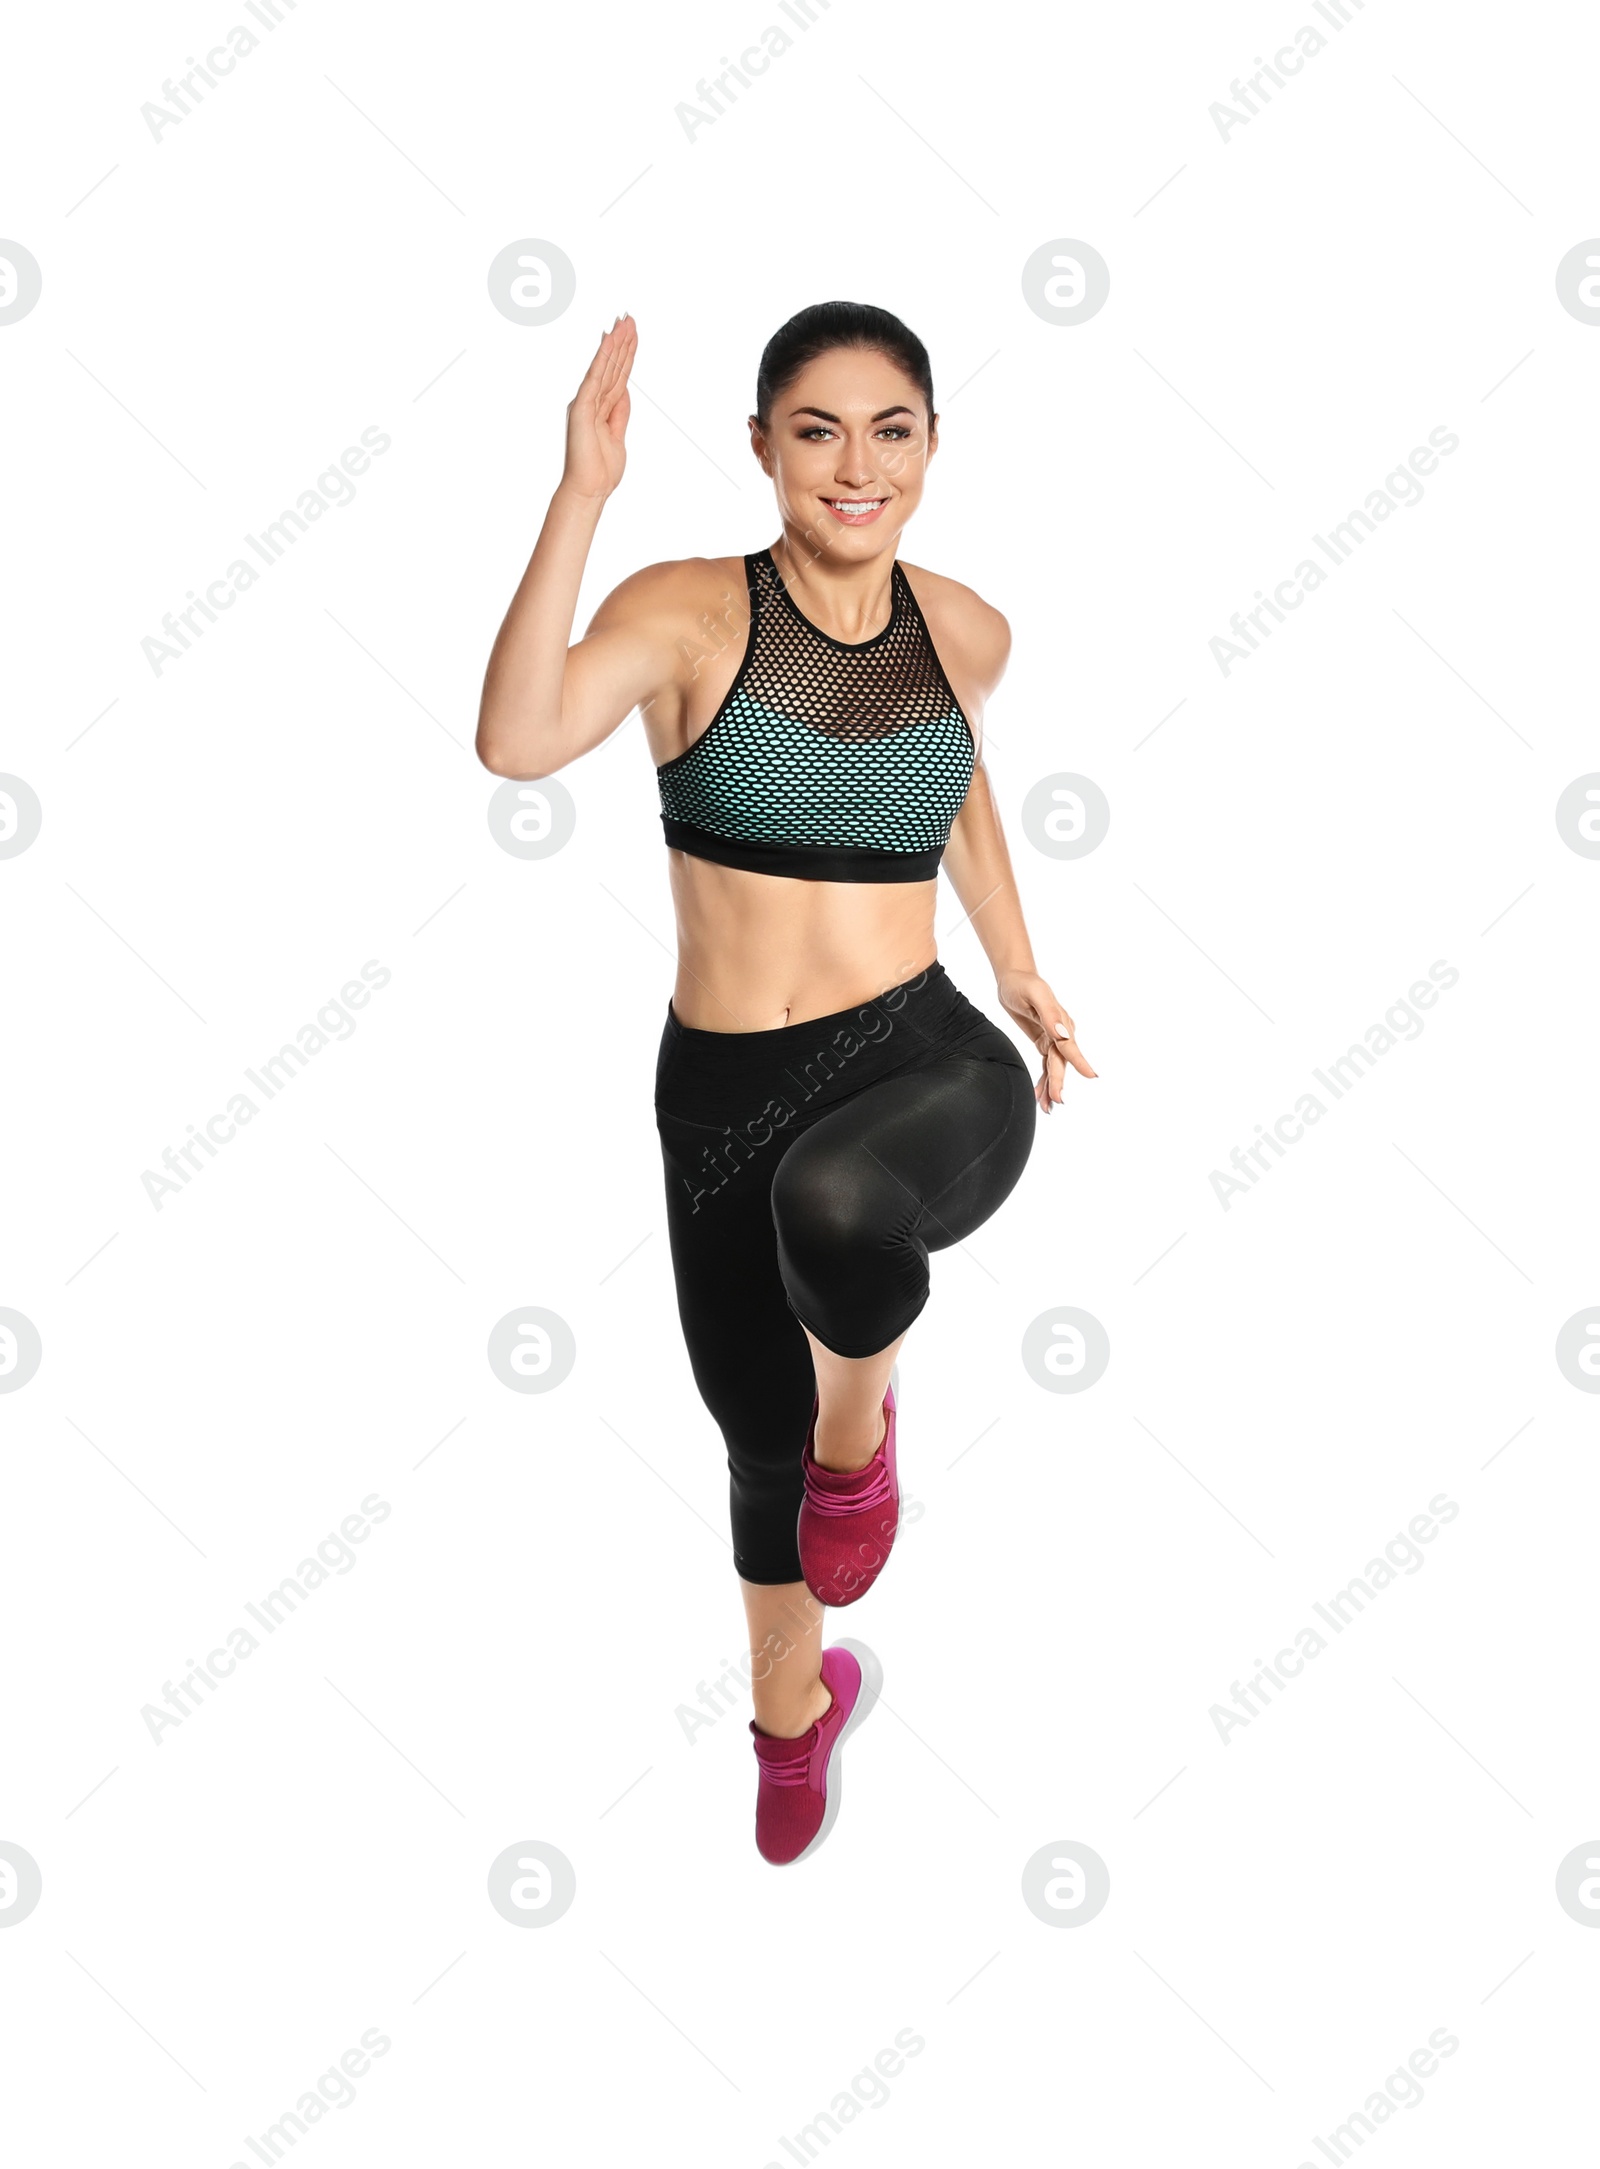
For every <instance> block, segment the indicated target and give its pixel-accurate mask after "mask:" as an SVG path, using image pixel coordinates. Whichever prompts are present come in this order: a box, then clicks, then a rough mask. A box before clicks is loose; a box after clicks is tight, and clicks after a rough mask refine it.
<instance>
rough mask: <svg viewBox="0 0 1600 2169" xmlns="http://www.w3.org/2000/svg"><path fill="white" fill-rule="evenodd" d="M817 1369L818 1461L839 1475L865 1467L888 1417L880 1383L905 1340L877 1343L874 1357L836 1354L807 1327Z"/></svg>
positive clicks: (884, 1382) (883, 1382) (880, 1440)
mask: <svg viewBox="0 0 1600 2169" xmlns="http://www.w3.org/2000/svg"><path fill="white" fill-rule="evenodd" d="M806 1339H807V1340H808V1341H809V1342H810V1343H811V1361H812V1366H813V1368H814V1369H815V1371H816V1374H817V1431H816V1439H815V1442H814V1446H813V1451H814V1452H815V1454H816V1457H817V1460H818V1462H819V1464H820V1465H821V1466H822V1467H823V1468H825V1469H832V1470H834V1471H835V1472H836V1473H837V1474H841V1475H844V1474H848V1473H849V1472H850V1471H851V1470H853V1469H864V1468H865V1467H866V1465H867V1463H868V1462H869V1461H870V1460H871V1459H872V1457H873V1455H874V1454H875V1453H876V1452H877V1450H878V1448H879V1447H880V1446H881V1445H882V1444H883V1439H884V1433H885V1432H886V1431H887V1430H888V1428H889V1418H888V1414H887V1412H886V1410H885V1409H884V1405H883V1394H884V1388H885V1387H886V1386H887V1385H888V1383H889V1373H890V1372H891V1371H892V1370H893V1369H894V1359H895V1357H896V1356H897V1355H898V1354H899V1353H900V1347H901V1343H902V1342H903V1341H904V1340H905V1335H904V1333H902V1334H901V1335H900V1336H899V1338H898V1339H896V1340H893V1341H891V1342H890V1343H889V1345H888V1347H887V1348H880V1349H879V1350H878V1352H877V1354H876V1355H875V1356H836V1355H835V1354H834V1352H833V1350H832V1349H831V1348H824V1347H823V1345H822V1343H821V1341H819V1340H818V1339H817V1336H816V1335H815V1334H814V1333H813V1332H812V1331H811V1329H810V1327H809V1326H808V1327H807V1328H806Z"/></svg>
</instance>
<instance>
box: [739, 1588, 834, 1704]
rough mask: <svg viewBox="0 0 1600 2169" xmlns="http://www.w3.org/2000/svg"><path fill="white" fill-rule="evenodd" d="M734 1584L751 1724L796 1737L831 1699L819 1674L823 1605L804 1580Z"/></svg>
mask: <svg viewBox="0 0 1600 2169" xmlns="http://www.w3.org/2000/svg"><path fill="white" fill-rule="evenodd" d="M739 1589H740V1593H741V1594H742V1595H743V1597H744V1612H745V1619H746V1621H747V1622H748V1624H749V1628H750V1691H751V1694H752V1696H753V1697H754V1700H755V1712H756V1724H757V1725H758V1726H759V1728H760V1729H761V1731H763V1732H765V1733H769V1734H770V1735H771V1736H772V1738H774V1739H778V1740H794V1739H798V1738H799V1736H800V1734H801V1733H802V1732H809V1731H810V1729H811V1727H812V1726H813V1725H814V1724H815V1723H816V1721H817V1719H818V1718H819V1717H821V1716H822V1715H823V1714H824V1713H825V1712H826V1711H827V1709H828V1707H829V1705H830V1704H831V1703H832V1700H833V1697H832V1696H831V1695H830V1694H829V1692H828V1690H827V1688H826V1687H824V1686H823V1684H822V1678H821V1672H822V1621H823V1610H822V1606H821V1605H820V1604H819V1603H818V1602H817V1600H816V1598H815V1597H814V1596H813V1595H812V1594H811V1592H810V1590H809V1589H808V1588H807V1587H806V1585H805V1583H804V1582H747V1581H743V1580H741V1582H740V1583H739Z"/></svg>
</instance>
